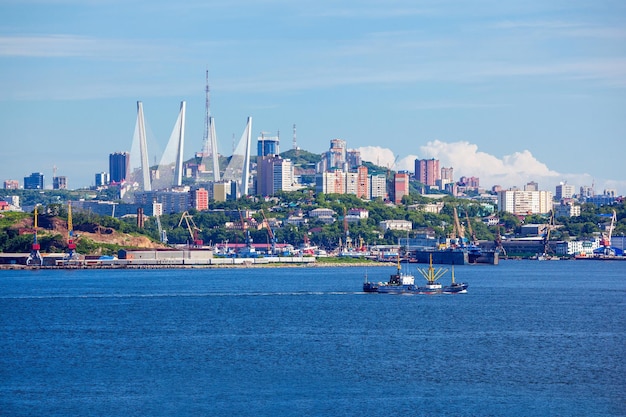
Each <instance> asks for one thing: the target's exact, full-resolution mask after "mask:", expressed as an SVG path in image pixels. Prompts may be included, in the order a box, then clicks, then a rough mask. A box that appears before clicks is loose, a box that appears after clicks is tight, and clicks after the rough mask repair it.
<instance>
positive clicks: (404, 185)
mask: <svg viewBox="0 0 626 417" xmlns="http://www.w3.org/2000/svg"><path fill="white" fill-rule="evenodd" d="M393 191H394V192H393V201H394V202H395V203H396V204H400V203H402V197H404V196H405V195H409V173H408V172H398V173H397V174H395V175H394V177H393Z"/></svg>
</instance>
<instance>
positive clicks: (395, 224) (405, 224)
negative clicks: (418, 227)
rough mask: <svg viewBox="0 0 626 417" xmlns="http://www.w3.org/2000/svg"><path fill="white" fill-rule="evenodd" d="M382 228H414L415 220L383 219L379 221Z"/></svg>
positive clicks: (385, 229)
mask: <svg viewBox="0 0 626 417" xmlns="http://www.w3.org/2000/svg"><path fill="white" fill-rule="evenodd" d="M378 225H379V226H380V228H381V229H383V230H384V231H385V232H386V231H387V230H412V229H413V222H411V221H409V220H383V221H382V222H380V223H378Z"/></svg>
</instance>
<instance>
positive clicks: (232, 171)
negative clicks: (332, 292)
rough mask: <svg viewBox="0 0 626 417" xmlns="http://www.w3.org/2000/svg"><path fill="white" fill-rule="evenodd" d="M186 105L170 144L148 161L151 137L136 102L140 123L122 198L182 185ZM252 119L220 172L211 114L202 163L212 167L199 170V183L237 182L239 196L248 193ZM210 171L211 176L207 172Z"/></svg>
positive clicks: (183, 104)
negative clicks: (151, 162)
mask: <svg viewBox="0 0 626 417" xmlns="http://www.w3.org/2000/svg"><path fill="white" fill-rule="evenodd" d="M185 112H186V104H185V102H184V101H182V102H181V104H180V111H179V113H178V118H177V119H176V123H175V124H174V128H173V129H172V133H171V135H170V138H169V140H168V143H167V146H166V148H165V150H164V152H163V154H162V156H161V158H160V160H159V162H158V164H157V163H156V162H155V164H154V165H152V166H151V165H150V163H149V156H148V155H149V154H148V138H147V136H146V122H145V118H144V112H143V103H142V102H141V101H138V102H137V122H136V124H135V131H134V134H133V141H132V145H131V151H130V167H129V175H128V178H127V180H126V182H125V184H124V186H123V191H122V197H123V198H124V200H127V201H130V200H132V198H133V194H134V193H136V192H147V191H160V190H163V191H166V190H172V189H175V188H177V187H181V186H182V185H183V176H184V144H185ZM251 134H252V118H251V117H248V120H247V123H246V127H245V129H244V132H243V134H242V136H241V139H240V141H239V145H238V146H237V147H236V148H235V151H234V152H233V155H232V157H231V158H230V161H229V163H228V165H227V167H226V169H225V170H224V174H223V175H221V173H220V168H219V159H218V152H217V137H216V135H215V124H214V121H213V118H212V117H210V116H208V112H207V121H206V130H205V137H204V144H203V152H202V162H201V164H202V166H210V167H211V168H212V169H211V170H210V171H208V172H207V171H198V173H197V175H196V178H195V180H196V183H199V184H200V183H201V184H207V183H213V182H220V181H234V182H236V184H237V196H238V197H239V196H242V195H246V194H248V186H249V185H248V184H249V181H250V146H251ZM207 174H209V175H207Z"/></svg>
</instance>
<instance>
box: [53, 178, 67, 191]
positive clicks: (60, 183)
mask: <svg viewBox="0 0 626 417" xmlns="http://www.w3.org/2000/svg"><path fill="white" fill-rule="evenodd" d="M52 189H54V190H67V177H63V176H61V177H52Z"/></svg>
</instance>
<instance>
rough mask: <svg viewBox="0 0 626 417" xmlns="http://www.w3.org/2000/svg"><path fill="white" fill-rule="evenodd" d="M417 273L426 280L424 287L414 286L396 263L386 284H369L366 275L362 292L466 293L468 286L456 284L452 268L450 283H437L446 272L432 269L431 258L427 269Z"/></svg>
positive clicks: (408, 275) (409, 275) (445, 270)
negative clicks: (393, 272) (395, 267)
mask: <svg viewBox="0 0 626 417" xmlns="http://www.w3.org/2000/svg"><path fill="white" fill-rule="evenodd" d="M418 271H419V273H420V274H421V275H422V276H423V277H424V279H426V285H422V286H418V285H415V277H414V276H413V275H411V274H406V273H402V272H401V269H400V262H399V261H398V270H397V272H396V273H395V274H392V275H391V276H390V277H389V281H388V282H371V281H368V279H367V275H366V276H365V282H364V283H363V291H364V292H377V293H381V294H465V293H467V287H468V284H466V283H464V282H463V283H457V282H456V281H455V279H454V267H453V269H452V283H451V284H450V285H446V286H443V285H442V284H441V283H440V282H437V280H439V278H441V277H442V276H443V275H444V274H445V273H446V272H448V270H447V269H442V268H439V269H437V270H435V268H433V262H432V257H431V259H430V265H429V267H428V269H418Z"/></svg>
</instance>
